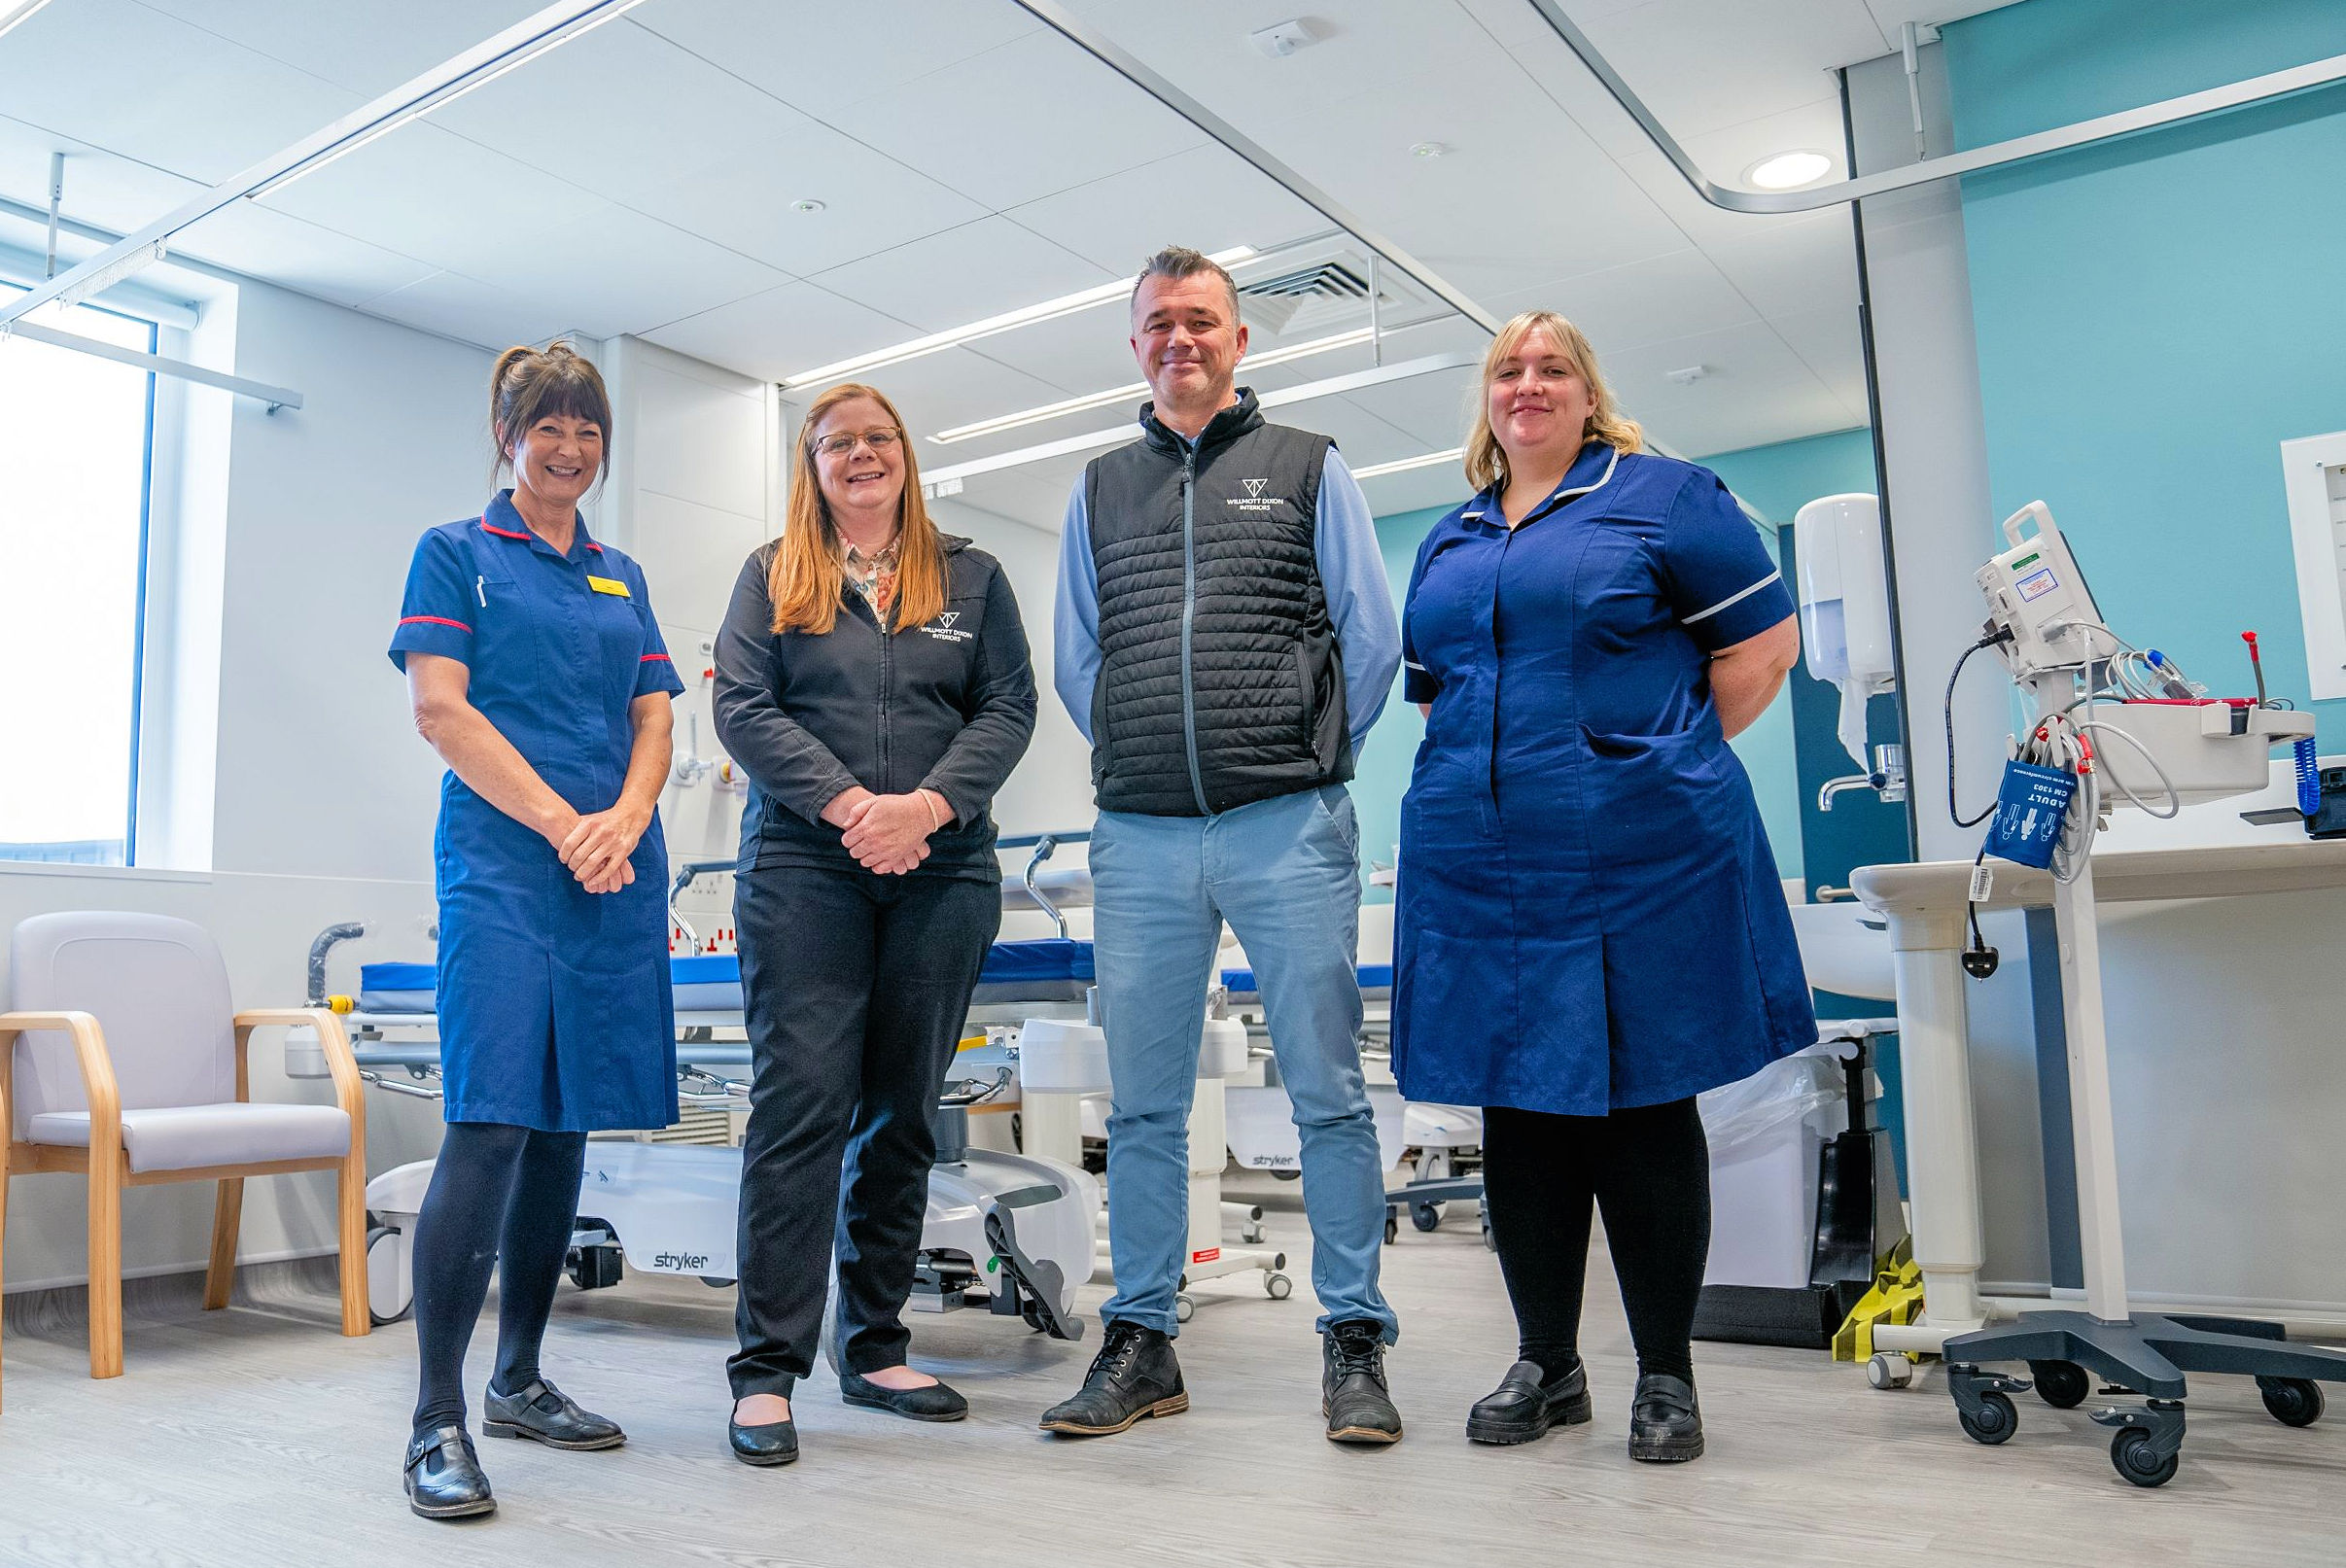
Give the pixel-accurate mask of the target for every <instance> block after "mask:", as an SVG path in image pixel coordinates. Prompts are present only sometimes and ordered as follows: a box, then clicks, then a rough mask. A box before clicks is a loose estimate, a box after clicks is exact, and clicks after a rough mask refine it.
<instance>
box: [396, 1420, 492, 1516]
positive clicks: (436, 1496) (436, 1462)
mask: <svg viewBox="0 0 2346 1568" xmlns="http://www.w3.org/2000/svg"><path fill="white" fill-rule="evenodd" d="M403 1470H404V1475H403V1478H402V1480H403V1484H404V1485H405V1486H406V1488H407V1506H408V1507H409V1508H411V1509H413V1510H415V1511H416V1512H417V1513H418V1514H421V1515H422V1516H424V1517H425V1518H428V1519H461V1518H469V1517H471V1516H474V1515H478V1514H494V1513H496V1512H497V1499H496V1498H495V1497H493V1496H491V1495H490V1493H489V1478H488V1477H486V1476H484V1475H482V1474H481V1471H480V1461H479V1460H478V1459H477V1458H475V1457H474V1456H473V1440H472V1439H471V1438H469V1437H466V1436H465V1429H464V1428H463V1427H461V1426H440V1427H434V1428H433V1429H432V1430H431V1431H429V1432H418V1433H417V1434H416V1435H415V1436H414V1437H412V1438H410V1439H409V1440H408V1442H407V1458H406V1461H405V1464H404V1466H403Z"/></svg>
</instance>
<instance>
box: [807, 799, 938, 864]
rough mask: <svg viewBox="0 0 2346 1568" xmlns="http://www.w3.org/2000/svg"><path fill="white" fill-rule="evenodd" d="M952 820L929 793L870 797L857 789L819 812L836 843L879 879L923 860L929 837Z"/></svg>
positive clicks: (834, 800)
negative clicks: (834, 833)
mask: <svg viewBox="0 0 2346 1568" xmlns="http://www.w3.org/2000/svg"><path fill="white" fill-rule="evenodd" d="M952 815H953V811H952V808H951V807H950V806H947V805H945V804H944V803H943V798H942V797H941V796H939V795H938V794H937V792H936V791H935V790H933V789H916V790H914V791H913V792H912V793H911V794H908V795H875V794H873V793H872V792H871V791H870V790H868V789H866V788H864V787H863V786H862V785H861V784H856V785H853V786H851V787H850V788H847V789H844V790H842V791H840V792H839V793H838V794H837V795H835V796H834V797H832V799H831V803H830V804H829V805H827V806H825V807H823V820H824V821H825V822H828V823H829V824H830V825H831V826H833V827H835V828H837V829H839V842H840V843H841V844H842V845H844V846H845V847H846V849H847V853H848V854H852V855H854V856H855V857H856V863H857V864H858V865H860V866H861V867H863V869H864V870H866V871H869V872H872V873H873V874H874V875H877V876H883V877H900V876H902V875H903V874H904V873H905V872H907V871H910V870H911V869H913V867H915V866H917V865H919V864H920V863H921V862H922V861H923V860H926V859H928V837H929V835H930V834H932V833H934V832H935V831H936V830H937V829H938V828H940V827H942V826H943V825H944V824H945V822H946V821H947V820H948V819H951V817H952Z"/></svg>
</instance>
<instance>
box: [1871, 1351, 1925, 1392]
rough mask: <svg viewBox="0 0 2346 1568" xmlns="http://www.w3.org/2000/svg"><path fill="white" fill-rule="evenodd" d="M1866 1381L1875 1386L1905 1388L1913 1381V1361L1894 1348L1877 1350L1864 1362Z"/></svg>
mask: <svg viewBox="0 0 2346 1568" xmlns="http://www.w3.org/2000/svg"><path fill="white" fill-rule="evenodd" d="M1866 1381H1868V1382H1870V1383H1872V1384H1873V1386H1874V1387H1876V1388H1906V1387H1909V1386H1911V1384H1912V1383H1913V1381H1914V1363H1913V1362H1912V1361H1910V1360H1908V1358H1907V1357H1906V1356H1905V1355H1903V1354H1901V1353H1900V1352H1898V1351H1896V1350H1877V1351H1875V1352H1874V1353H1873V1359H1872V1360H1871V1361H1868V1362H1867V1363H1866Z"/></svg>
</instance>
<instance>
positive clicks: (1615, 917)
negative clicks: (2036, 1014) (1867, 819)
mask: <svg viewBox="0 0 2346 1568" xmlns="http://www.w3.org/2000/svg"><path fill="white" fill-rule="evenodd" d="M1640 445H1641V441H1640V437H1639V432H1638V430H1637V427H1636V426H1635V425H1634V424H1633V423H1631V422H1630V421H1628V420H1627V419H1625V418H1623V417H1622V416H1621V415H1620V414H1619V413H1618V412H1617V411H1616V410H1615V409H1614V408H1613V406H1612V399H1611V395H1610V393H1609V392H1608V391H1607V390H1606V389H1605V387H1604V384H1603V380H1602V376H1601V373H1600V372H1599V371H1598V369H1597V366H1596V363H1595V359H1594V356H1593V353H1591V352H1590V350H1589V348H1588V345H1587V342H1586V340H1585V339H1584V338H1582V337H1581V335H1580V333H1579V332H1578V331H1575V330H1574V329H1573V328H1572V327H1571V325H1570V324H1569V323H1567V322H1564V321H1563V320H1562V319H1561V318H1559V317H1556V316H1553V315H1549V314H1546V313H1537V314H1531V315H1526V316H1522V317H1518V318H1517V319H1516V320H1515V321H1514V322H1511V323H1509V324H1508V328H1507V330H1506V331H1502V332H1501V334H1500V335H1499V337H1498V338H1497V339H1496V340H1495V341H1494V343H1493V346H1492V349H1491V353H1490V357H1489V359H1488V362H1487V363H1486V366H1485V389H1484V400H1483V405H1482V408H1481V412H1480V415H1479V417H1478V420H1477V423H1476V428H1475V432H1474V435H1473V436H1471V437H1470V439H1469V442H1468V447H1467V462H1468V471H1469V475H1470V477H1471V478H1472V479H1473V480H1474V482H1477V483H1479V484H1482V485H1483V486H1484V489H1483V490H1482V492H1481V493H1480V494H1478V495H1477V496H1475V498H1474V499H1473V500H1471V501H1469V502H1468V503H1466V504H1465V505H1463V506H1460V507H1459V508H1458V509H1457V510H1455V511H1453V512H1452V513H1451V514H1450V515H1449V516H1447V517H1445V518H1443V519H1442V520H1441V521H1440V522H1438V523H1436V524H1435V525H1434V527H1433V530H1432V531H1431V532H1430V533H1429V534H1428V535H1427V536H1426V539H1425V540H1424V543H1423V545H1422V546H1421V547H1420V548H1419V550H1418V560H1417V565H1416V568H1415V570H1414V571H1413V573H1412V575H1411V581H1410V589H1409V598H1408V605H1407V609H1406V610H1405V612H1404V617H1403V635H1404V646H1405V652H1404V657H1405V659H1406V661H1407V663H1406V668H1405V680H1406V695H1407V696H1408V697H1409V699H1410V700H1412V701H1415V702H1417V703H1418V704H1420V705H1423V706H1424V707H1425V709H1426V711H1427V726H1426V734H1425V741H1424V744H1423V746H1422V747H1421V748H1420V749H1419V750H1418V760H1417V766H1416V770H1415V773H1414V776H1413V778H1412V781H1411V784H1410V789H1409V794H1408V796H1407V798H1406V799H1405V800H1404V802H1403V806H1402V819H1401V862H1400V863H1401V873H1400V879H1399V909H1398V911H1397V916H1396V971H1395V976H1394V997H1393V1070H1394V1073H1395V1075H1396V1076H1397V1077H1398V1078H1399V1080H1400V1083H1401V1089H1402V1092H1403V1094H1404V1095H1406V1096H1407V1097H1408V1098H1411V1099H1418V1100H1433V1101H1443V1102H1450V1103H1463V1104H1470V1105H1480V1106H1484V1107H1486V1109H1487V1115H1486V1118H1485V1125H1486V1150H1485V1152H1486V1166H1487V1168H1486V1193H1487V1198H1486V1202H1487V1204H1488V1211H1489V1215H1490V1225H1491V1234H1492V1239H1493V1243H1494V1245H1495V1246H1496V1247H1497V1249H1498V1251H1499V1255H1500V1261H1501V1264H1502V1266H1503V1269H1504V1272H1505V1273H1506V1276H1507V1281H1508V1287H1509V1292H1510V1295H1511V1296H1512V1297H1513V1299H1514V1303H1515V1307H1516V1311H1517V1316H1518V1319H1519V1326H1520V1327H1521V1329H1522V1331H1523V1335H1522V1355H1521V1357H1520V1359H1519V1361H1518V1363H1517V1365H1516V1366H1515V1367H1514V1368H1512V1369H1511V1370H1510V1373H1509V1376H1508V1381H1507V1382H1505V1383H1503V1384H1502V1386H1501V1388H1500V1390H1499V1391H1498V1392H1497V1393H1495V1394H1493V1395H1492V1396H1491V1398H1490V1399H1489V1400H1486V1401H1485V1402H1484V1403H1483V1405H1479V1406H1477V1407H1476V1412H1475V1414H1474V1415H1473V1416H1471V1417H1470V1419H1469V1435H1470V1436H1475V1437H1479V1438H1482V1439H1483V1440H1485V1441H1489V1442H1521V1441H1523V1439H1524V1438H1525V1437H1526V1436H1537V1435H1538V1432H1539V1431H1541V1430H1545V1426H1546V1423H1548V1422H1552V1421H1555V1420H1570V1419H1575V1418H1577V1419H1586V1418H1587V1412H1588V1409H1589V1404H1588V1394H1587V1390H1586V1383H1585V1380H1583V1379H1582V1377H1581V1373H1580V1368H1579V1357H1578V1351H1577V1345H1576V1336H1577V1331H1578V1325H1579V1312H1580V1296H1581V1289H1582V1283H1583V1278H1582V1275H1583V1271H1584V1268H1585V1263H1586V1258H1587V1252H1588V1243H1589V1233H1590V1218H1591V1205H1592V1202H1594V1203H1597V1204H1601V1205H1602V1207H1603V1209H1604V1212H1605V1221H1606V1224H1605V1231H1606V1236H1607V1237H1608V1239H1609V1242H1610V1244H1611V1247H1612V1251H1613V1255H1614V1261H1615V1265H1616V1269H1617V1272H1619V1274H1620V1276H1621V1280H1622V1287H1623V1292H1624V1296H1625V1299H1626V1300H1627V1301H1628V1307H1629V1319H1630V1329H1631V1334H1632V1338H1633V1339H1634V1340H1635V1342H1636V1345H1637V1351H1638V1362H1639V1371H1640V1378H1639V1383H1638V1391H1637V1396H1636V1400H1635V1402H1634V1404H1635V1414H1634V1415H1633V1418H1632V1422H1631V1444H1630V1447H1631V1452H1632V1454H1633V1456H1635V1457H1637V1458H1641V1459H1687V1458H1692V1457H1694V1456H1695V1455H1696V1454H1698V1453H1699V1452H1700V1451H1701V1427H1700V1418H1699V1413H1698V1411H1697V1410H1696V1408H1695V1403H1694V1389H1693V1366H1692V1360H1691V1355H1690V1350H1689V1338H1690V1334H1691V1330H1692V1327H1693V1321H1694V1312H1695V1307H1696V1302H1697V1298H1698V1294H1699V1291H1700V1288H1701V1282H1702V1266H1703V1258H1704V1254H1705V1252H1706V1251H1707V1248H1708V1243H1709V1185H1708V1182H1709V1171H1708V1160H1707V1154H1706V1151H1705V1148H1704V1144H1703V1138H1702V1127H1701V1122H1700V1119H1699V1118H1698V1116H1697V1114H1696V1111H1695V1103H1694V1098H1693V1097H1695V1096H1696V1095H1698V1094H1699V1093H1701V1092H1702V1091H1704V1090H1706V1089H1712V1088H1716V1087H1717V1086H1719V1085H1721V1084H1726V1083H1732V1082H1733V1081H1735V1080H1737V1079H1740V1078H1744V1077H1747V1076H1749V1075H1750V1074H1752V1073H1753V1072H1756V1071H1758V1070H1759V1069H1760V1068H1761V1067H1763V1066H1766V1065H1767V1064H1768V1063H1769V1062H1772V1061H1774V1060H1775V1059H1776V1058H1778V1057H1780V1056H1784V1055H1786V1054H1788V1053H1790V1052H1793V1051H1797V1050H1799V1049H1801V1048H1802V1047H1803V1046H1806V1045H1809V1044H1812V1043H1813V1042H1814V1041H1815V1039H1816V1021H1815V1018H1814V1015H1813V1014H1812V1012H1811V1011H1810V1004H1809V997H1808V988H1807V984H1806V981H1805V979H1804V977H1803V974H1802V971H1801V964H1800V957H1799V952H1798V949H1797V948H1796V946H1795V944H1794V939H1793V931H1792V923H1791V917H1790V914H1789V911H1788V910H1787V908H1786V904H1785V899H1784V894H1783V891H1782V889H1781V886H1780V884H1779V883H1778V881H1777V878H1776V867H1775V859H1774V856H1773V855H1772V854H1770V853H1769V850H1768V838H1767V834H1766V832H1765V831H1764V830H1763V829H1762V827H1761V824H1760V817H1759V812H1758V809H1757V806H1756V805H1755V803H1754V801H1753V798H1752V791H1751V784H1750V781H1749V780H1748V779H1747V778H1746V777H1745V776H1744V773H1743V769H1742V765H1741V764H1740V763H1739V762H1738V761H1737V760H1736V758H1735V754H1734V752H1733V751H1732V750H1730V749H1728V746H1727V737H1728V736H1729V735H1732V734H1733V733H1734V732H1735V731H1737V730H1739V729H1741V728H1742V727H1743V726H1744V725H1746V724H1748V723H1750V722H1751V720H1752V719H1753V718H1755V717H1757V716H1758V715H1759V714H1760V712H1761V711H1762V710H1763V709H1765V708H1766V707H1767V705H1768V701H1769V700H1770V699H1771V698H1772V697H1773V696H1774V694H1775V692H1776V690H1777V689H1778V688H1779V687H1780V685H1781V683H1782V679H1783V676H1784V673H1785V672H1786V671H1787V670H1788V669H1789V668H1790V667H1791V664H1792V661H1793V659H1794V658H1795V657H1797V655H1798V652H1799V638H1798V634H1797V630H1796V629H1795V625H1794V622H1793V620H1792V618H1791V617H1792V614H1793V604H1792V600H1791V597H1790V596H1789V594H1788V593H1787V592H1786V590H1785V587H1784V584H1783V581H1782V579H1781V577H1780V575H1778V573H1777V570H1776V563H1775V561H1774V559H1773V557H1772V555H1771V553H1770V552H1769V550H1768V547H1767V544H1766V542H1765V541H1764V540H1763V539H1762V538H1761V536H1760V534H1759V533H1758V531H1757V530H1756V529H1755V528H1754V527H1753V525H1752V524H1751V523H1750V522H1749V521H1747V520H1746V519H1745V518H1744V516H1743V515H1742V513H1741V511H1740V509H1739V508H1738V507H1737V505H1736V504H1735V501H1734V498H1733V496H1731V495H1730V494H1729V493H1728V491H1727V488H1726V486H1724V485H1723V484H1721V483H1720V481H1719V479H1718V477H1717V476H1716V475H1715V474H1713V473H1711V472H1710V471H1709V470H1706V469H1701V468H1698V467H1696V466H1695V465H1692V464H1688V463H1680V462H1676V461H1673V460H1671V459H1668V458H1663V457H1657V456H1653V455H1651V454H1647V453H1644V452H1642V451H1640V450H1639V449H1638V448H1639V446H1640ZM1494 1402H1495V1404H1494ZM1486 1407H1489V1408H1488V1409H1486ZM1478 1428H1479V1430H1478Z"/></svg>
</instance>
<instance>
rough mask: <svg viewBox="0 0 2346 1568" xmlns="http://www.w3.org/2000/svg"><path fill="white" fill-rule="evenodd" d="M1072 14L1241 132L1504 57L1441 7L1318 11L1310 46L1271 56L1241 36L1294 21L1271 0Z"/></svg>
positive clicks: (1368, 3)
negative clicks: (1433, 75)
mask: <svg viewBox="0 0 2346 1568" xmlns="http://www.w3.org/2000/svg"><path fill="white" fill-rule="evenodd" d="M1516 4H1517V9H1519V10H1521V11H1522V12H1523V14H1524V15H1525V16H1526V17H1530V19H1531V22H1532V24H1533V25H1534V26H1539V27H1543V28H1544V27H1545V26H1546V24H1545V23H1544V22H1542V21H1540V19H1539V17H1537V16H1536V15H1535V14H1534V13H1532V11H1531V9H1530V7H1529V6H1528V5H1524V4H1523V3H1522V0H1516ZM1074 9H1076V10H1077V11H1079V12H1080V13H1081V14H1082V15H1083V17H1084V18H1085V19H1086V20H1089V21H1091V22H1093V23H1094V24H1096V25H1097V26H1098V27H1099V28H1100V30H1101V31H1103V32H1104V33H1106V34H1107V35H1108V36H1109V37H1110V38H1111V39H1113V40H1114V41H1115V42H1116V43H1117V44H1119V45H1121V46H1122V47H1123V48H1124V49H1125V50H1127V51H1128V52H1131V53H1132V54H1134V55H1136V56H1138V58H1139V59H1140V60H1142V61H1143V62H1145V63H1146V64H1147V65H1148V66H1149V67H1150V68H1151V69H1153V70H1155V71H1157V72H1158V73H1160V74H1161V75H1164V76H1166V77H1168V78H1170V79H1172V80H1173V82H1175V83H1177V84H1178V85H1179V86H1180V87H1181V88H1182V89H1183V90H1184V91H1186V92H1189V93H1190V94H1192V95H1193V96H1195V97H1196V98H1197V99H1198V100H1199V101H1200V102H1202V103H1204V104H1205V105H1206V106H1207V107H1208V108H1209V109H1211V110H1212V111H1213V112H1214V113H1216V114H1218V115H1221V116H1223V117H1224V118H1225V119H1228V120H1230V121H1231V122H1234V123H1237V124H1239V125H1240V126H1241V127H1242V128H1251V127H1252V126H1254V125H1256V124H1258V123H1261V122H1266V121H1268V120H1276V119H1278V118H1281V117H1284V116H1290V115H1297V114H1306V113H1312V112H1315V111H1320V110H1326V109H1331V108H1334V107H1335V106H1337V105H1339V104H1344V103H1349V102H1351V101H1353V100H1355V99H1358V98H1360V97H1362V96H1364V95H1368V94H1374V93H1376V92H1379V91H1382V90H1383V89H1385V88H1388V87H1398V86H1400V85H1401V84H1403V83H1405V82H1408V81H1409V80H1411V79H1413V78H1416V77H1419V76H1423V75H1426V74H1428V73H1439V74H1442V75H1445V76H1448V77H1450V78H1452V79H1453V80H1456V81H1459V82H1462V83H1470V84H1472V83H1483V84H1488V82H1489V80H1490V77H1491V74H1492V72H1493V71H1494V70H1495V69H1496V68H1497V67H1499V66H1500V65H1502V64H1503V63H1504V61H1505V57H1506V56H1505V52H1504V50H1503V48H1502V46H1501V45H1500V44H1498V43H1497V42H1495V41H1494V40H1493V39H1492V37H1491V36H1490V34H1489V33H1488V31H1486V30H1485V29H1484V28H1483V27H1481V26H1479V25H1477V24H1476V22H1475V21H1474V19H1473V18H1472V17H1469V16H1467V15H1466V14H1465V13H1464V12H1462V11H1461V10H1459V9H1458V8H1457V7H1456V6H1455V5H1453V4H1452V3H1451V0H1344V3H1342V4H1335V5H1323V6H1320V7H1317V8H1316V9H1313V10H1311V11H1310V12H1308V13H1304V14H1302V15H1303V19H1304V20H1305V22H1306V24H1307V25H1308V26H1310V27H1311V28H1312V29H1313V32H1314V33H1315V34H1316V40H1315V42H1313V43H1312V44H1311V45H1309V46H1307V47H1306V48H1303V49H1300V50H1297V51H1296V52H1294V53H1292V54H1287V55H1283V56H1277V57H1275V56H1272V55H1269V54H1265V53H1264V52H1262V51H1261V50H1260V49H1257V48H1256V47H1255V46H1254V44H1253V43H1252V42H1251V41H1250V39H1249V38H1248V34H1250V33H1252V32H1255V31H1257V30H1259V29H1261V28H1263V27H1267V26H1270V25H1272V24H1274V23H1276V22H1279V21H1282V20H1286V19H1288V18H1291V17H1297V16H1298V15H1299V13H1298V11H1297V10H1296V9H1295V8H1294V6H1293V5H1292V4H1291V3H1289V4H1281V3H1280V0H1182V3H1181V4H1177V5H1166V4H1164V3H1162V0H1104V3H1100V4H1086V5H1078V6H1076V7H1075V8H1074Z"/></svg>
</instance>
